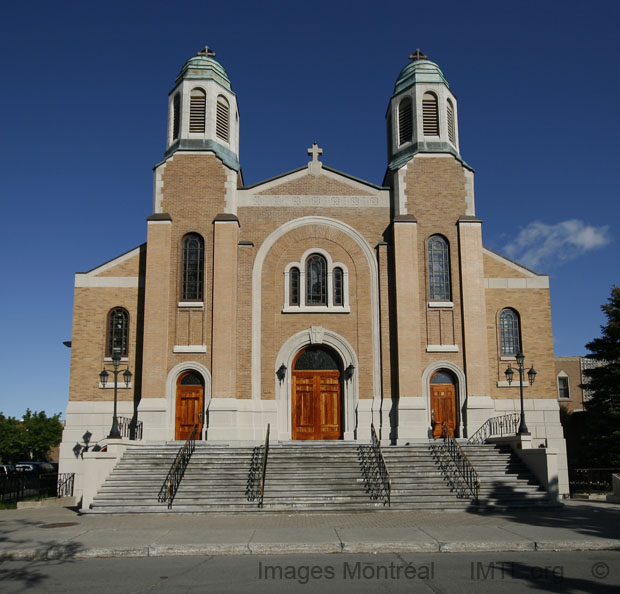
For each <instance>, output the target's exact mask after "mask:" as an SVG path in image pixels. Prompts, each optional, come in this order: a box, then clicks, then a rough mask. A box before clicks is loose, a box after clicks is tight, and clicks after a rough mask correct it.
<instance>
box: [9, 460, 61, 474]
mask: <svg viewBox="0 0 620 594" xmlns="http://www.w3.org/2000/svg"><path fill="white" fill-rule="evenodd" d="M15 468H16V469H17V472H29V473H33V474H47V473H53V472H56V470H55V469H54V467H53V466H52V465H51V464H50V463H49V462H18V463H17V464H16V465H15Z"/></svg>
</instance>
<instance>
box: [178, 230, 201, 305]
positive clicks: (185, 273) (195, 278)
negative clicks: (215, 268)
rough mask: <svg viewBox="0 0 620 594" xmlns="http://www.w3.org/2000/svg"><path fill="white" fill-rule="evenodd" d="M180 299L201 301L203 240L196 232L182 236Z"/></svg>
mask: <svg viewBox="0 0 620 594" xmlns="http://www.w3.org/2000/svg"><path fill="white" fill-rule="evenodd" d="M182 251H183V256H182V258H183V263H182V267H181V270H182V277H181V299H182V300H183V301H202V296H203V276H204V240H203V239H202V237H201V236H200V235H198V234H197V233H189V234H188V235H186V236H185V237H184V238H183V245H182Z"/></svg>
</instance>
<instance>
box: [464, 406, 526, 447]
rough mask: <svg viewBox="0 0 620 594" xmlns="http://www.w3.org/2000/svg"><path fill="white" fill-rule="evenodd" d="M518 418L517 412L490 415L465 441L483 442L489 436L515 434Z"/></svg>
mask: <svg viewBox="0 0 620 594" xmlns="http://www.w3.org/2000/svg"><path fill="white" fill-rule="evenodd" d="M520 420H521V415H520V414H519V413H509V414H507V415H501V416H499V417H491V418H490V419H487V420H486V421H485V422H484V423H483V424H482V426H481V427H480V428H479V429H478V431H476V432H475V433H474V434H473V435H472V436H471V437H470V438H469V439H468V440H467V443H485V442H486V440H487V439H489V437H503V436H505V435H516V434H517V431H518V430H519V421H520Z"/></svg>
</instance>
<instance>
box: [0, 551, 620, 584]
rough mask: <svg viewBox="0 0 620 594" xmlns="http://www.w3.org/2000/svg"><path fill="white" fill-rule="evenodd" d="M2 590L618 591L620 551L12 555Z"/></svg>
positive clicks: (0, 579)
mask: <svg viewBox="0 0 620 594" xmlns="http://www.w3.org/2000/svg"><path fill="white" fill-rule="evenodd" d="M0 583H1V584H2V586H1V588H0V589H1V591H2V592H3V594H17V593H21V592H26V591H36V592H37V593H48V592H50V593H56V592H58V593H62V594H110V593H114V594H117V593H118V594H125V593H127V594H143V593H144V594H158V593H166V594H168V593H177V592H179V593H181V592H182V593H186V592H187V593H190V594H194V593H196V594H198V593H201V594H202V593H205V594H206V593H209V594H238V593H243V592H251V593H252V594H262V593H268V594H279V593H286V594H294V593H297V592H304V593H313V594H314V593H315V592H319V593H320V594H331V593H337V594H348V593H351V594H353V593H355V594H364V593H366V592H368V593H372V594H377V593H381V592H395V593H401V592H402V593H407V594H427V593H429V594H430V593H432V594H448V593H458V594H469V593H472V594H473V593H476V594H487V593H488V594H513V593H514V594H521V593H523V592H527V593H530V592H546V593H548V592H566V593H570V594H579V593H582V592H583V593H587V594H598V593H600V594H612V593H613V594H617V593H618V592H619V591H620V551H583V552H565V553H551V552H550V553H543V552H536V553H480V554H474V553H451V554H447V555H446V554H441V553H435V554H417V553H409V554H377V555H369V554H360V555H346V554H341V555H325V554H323V555H270V556H258V555H235V556H209V557H160V558H137V559H128V558H125V559H122V558H115V559H88V560H63V561H31V562H17V561H7V562H3V563H0Z"/></svg>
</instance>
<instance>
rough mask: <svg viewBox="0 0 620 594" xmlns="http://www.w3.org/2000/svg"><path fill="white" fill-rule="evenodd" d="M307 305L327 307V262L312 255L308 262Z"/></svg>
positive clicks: (317, 255)
mask: <svg viewBox="0 0 620 594" xmlns="http://www.w3.org/2000/svg"><path fill="white" fill-rule="evenodd" d="M306 295H307V297H306V305H327V261H326V260H325V258H324V257H323V256H321V255H319V254H312V255H311V256H310V257H309V258H308V260H307V262H306Z"/></svg>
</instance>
